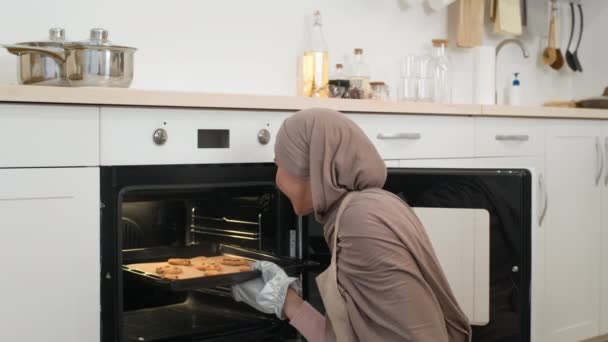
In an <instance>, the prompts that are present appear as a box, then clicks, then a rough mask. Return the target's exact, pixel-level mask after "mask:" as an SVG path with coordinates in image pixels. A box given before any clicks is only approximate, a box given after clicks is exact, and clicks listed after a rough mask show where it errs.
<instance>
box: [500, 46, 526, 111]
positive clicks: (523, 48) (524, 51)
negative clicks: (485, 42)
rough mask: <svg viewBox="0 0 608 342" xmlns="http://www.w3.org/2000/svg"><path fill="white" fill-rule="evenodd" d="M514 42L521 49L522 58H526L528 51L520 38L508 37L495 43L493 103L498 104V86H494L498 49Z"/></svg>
mask: <svg viewBox="0 0 608 342" xmlns="http://www.w3.org/2000/svg"><path fill="white" fill-rule="evenodd" d="M511 43H513V44H516V45H517V46H519V48H520V49H521V52H522V53H523V54H524V58H528V57H530V53H529V52H528V49H527V48H526V46H525V45H524V43H522V42H521V41H520V40H518V39H513V38H509V39H505V40H503V41H502V42H500V43H498V45H496V56H495V57H494V104H498V88H497V86H496V82H497V79H498V77H496V74H497V70H498V68H496V64H497V62H498V54H499V53H500V50H501V49H502V48H503V47H504V46H505V45H508V44H511Z"/></svg>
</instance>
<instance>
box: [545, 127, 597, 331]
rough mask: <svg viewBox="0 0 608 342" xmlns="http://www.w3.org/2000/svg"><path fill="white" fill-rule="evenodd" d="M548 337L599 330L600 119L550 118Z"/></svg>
mask: <svg viewBox="0 0 608 342" xmlns="http://www.w3.org/2000/svg"><path fill="white" fill-rule="evenodd" d="M548 125H549V127H547V128H548V129H547V144H546V147H547V155H546V168H545V172H546V176H547V191H548V197H549V207H548V210H547V217H546V222H545V224H544V225H543V227H542V229H544V230H545V231H544V233H545V251H544V252H545V255H544V258H545V260H544V266H545V282H544V298H543V306H544V310H543V311H544V312H543V316H544V322H543V323H544V329H545V336H544V338H543V339H542V340H543V341H554V342H559V341H580V340H583V339H586V338H589V337H593V336H596V335H598V333H599V314H600V313H599V311H600V305H599V302H600V287H599V283H600V276H599V274H600V264H599V261H600V198H601V195H600V188H601V187H600V185H601V184H600V179H599V178H600V174H601V168H602V165H601V164H602V160H603V158H602V155H601V151H600V148H601V144H600V139H599V135H600V123H599V122H595V121H582V120H580V121H575V120H559V121H558V120H556V121H550V122H548Z"/></svg>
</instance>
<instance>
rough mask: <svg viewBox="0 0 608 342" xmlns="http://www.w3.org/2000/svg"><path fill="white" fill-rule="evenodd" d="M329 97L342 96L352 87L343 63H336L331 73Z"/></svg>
mask: <svg viewBox="0 0 608 342" xmlns="http://www.w3.org/2000/svg"><path fill="white" fill-rule="evenodd" d="M328 87H329V97H333V98H342V97H345V95H346V94H347V91H348V88H350V81H349V79H348V76H346V72H345V71H344V65H343V64H336V68H335V69H334V70H333V72H332V73H331V76H330V78H329V86H328Z"/></svg>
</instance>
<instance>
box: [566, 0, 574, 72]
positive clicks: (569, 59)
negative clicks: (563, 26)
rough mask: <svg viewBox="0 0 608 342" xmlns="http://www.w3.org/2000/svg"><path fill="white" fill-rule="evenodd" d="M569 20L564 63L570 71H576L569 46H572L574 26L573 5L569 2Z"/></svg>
mask: <svg viewBox="0 0 608 342" xmlns="http://www.w3.org/2000/svg"><path fill="white" fill-rule="evenodd" d="M570 18H571V21H570V22H571V24H570V40H568V47H567V48H566V63H567V64H568V66H569V67H570V69H572V71H576V62H575V61H574V55H573V54H572V52H570V45H571V44H572V38H573V37H574V24H575V17H574V4H573V3H572V2H570Z"/></svg>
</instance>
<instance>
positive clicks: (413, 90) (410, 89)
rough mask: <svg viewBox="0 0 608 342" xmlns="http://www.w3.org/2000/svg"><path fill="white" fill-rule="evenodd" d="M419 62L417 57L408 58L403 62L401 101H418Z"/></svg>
mask: <svg viewBox="0 0 608 342" xmlns="http://www.w3.org/2000/svg"><path fill="white" fill-rule="evenodd" d="M418 62H419V58H418V56H415V55H408V56H406V57H405V58H404V59H403V61H402V62H401V73H400V83H399V89H398V91H399V96H398V97H399V100H402V101H416V98H417V97H418Z"/></svg>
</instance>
